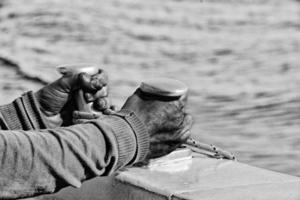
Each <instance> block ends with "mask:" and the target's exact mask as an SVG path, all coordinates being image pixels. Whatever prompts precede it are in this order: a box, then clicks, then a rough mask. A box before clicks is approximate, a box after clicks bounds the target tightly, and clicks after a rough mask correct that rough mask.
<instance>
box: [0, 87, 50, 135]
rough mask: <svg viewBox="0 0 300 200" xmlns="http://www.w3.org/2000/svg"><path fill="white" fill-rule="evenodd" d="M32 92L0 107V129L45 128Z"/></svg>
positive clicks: (45, 125)
mask: <svg viewBox="0 0 300 200" xmlns="http://www.w3.org/2000/svg"><path fill="white" fill-rule="evenodd" d="M45 121H46V120H44V119H43V115H42V114H41V111H40V109H39V104H38V102H37V100H36V99H35V97H34V95H33V92H27V93H25V94H23V95H22V97H19V98H17V99H16V100H14V101H13V102H12V103H10V104H7V105H3V106H0V129H2V130H32V129H44V128H46V127H47V123H45Z"/></svg>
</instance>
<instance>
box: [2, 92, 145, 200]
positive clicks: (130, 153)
mask: <svg viewBox="0 0 300 200" xmlns="http://www.w3.org/2000/svg"><path fill="white" fill-rule="evenodd" d="M23 98H25V97H24V96H23V97H21V98H20V99H17V100H16V101H14V103H13V104H11V105H6V106H4V107H2V108H1V113H2V117H3V118H2V121H1V123H2V124H1V126H2V128H3V129H19V128H24V129H27V131H24V130H0V160H1V162H0V199H14V198H23V197H32V196H35V195H39V194H47V193H53V192H56V191H58V190H59V189H61V188H63V187H66V186H74V187H80V186H81V182H82V181H84V180H87V179H91V178H93V177H96V176H107V175H110V174H112V173H114V172H115V171H116V170H118V169H120V168H122V167H124V166H126V165H129V164H132V163H135V162H138V161H141V160H143V159H144V158H145V156H146V154H147V153H148V149H149V136H148V133H147V130H146V129H145V127H144V125H143V123H142V122H141V121H140V120H139V119H138V118H137V117H136V116H135V114H134V113H133V112H130V111H120V112H119V113H117V114H116V115H111V116H106V117H104V118H102V119H101V120H95V121H90V122H88V123H85V124H78V125H73V126H70V127H64V128H56V129H43V130H42V129H32V130H28V129H30V128H32V127H35V128H36V127H38V128H42V127H43V126H44V125H43V124H42V121H41V120H42V119H41V118H40V116H36V115H37V114H38V112H39V111H38V110H36V108H34V106H35V105H34V104H31V103H29V105H28V104H27V103H26V101H27V100H26V99H23ZM28 98H30V97H28ZM24 101H25V102H24ZM32 101H35V100H34V99H29V100H28V102H32ZM28 106H29V107H28ZM20 113H21V115H20ZM29 113H30V114H29ZM26 116H27V117H26ZM22 120H27V121H26V123H24V122H22ZM12 122H14V123H15V125H14V123H12Z"/></svg>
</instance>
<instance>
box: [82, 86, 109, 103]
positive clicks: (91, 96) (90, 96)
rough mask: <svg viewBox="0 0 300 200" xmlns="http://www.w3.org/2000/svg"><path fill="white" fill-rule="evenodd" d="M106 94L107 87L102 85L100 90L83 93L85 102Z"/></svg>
mask: <svg viewBox="0 0 300 200" xmlns="http://www.w3.org/2000/svg"><path fill="white" fill-rule="evenodd" d="M107 96H108V87H107V86H104V87H103V88H102V89H101V90H98V91H96V92H94V93H90V92H86V93H84V98H85V100H86V102H88V103H89V102H93V101H95V100H96V99H99V98H103V97H107Z"/></svg>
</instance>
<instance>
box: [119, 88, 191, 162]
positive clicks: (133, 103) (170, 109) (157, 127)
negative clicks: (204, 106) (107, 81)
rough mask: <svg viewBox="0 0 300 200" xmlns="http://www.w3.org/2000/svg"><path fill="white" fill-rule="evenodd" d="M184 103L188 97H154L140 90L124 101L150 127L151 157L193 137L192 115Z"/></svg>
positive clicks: (166, 151) (158, 155)
mask: <svg viewBox="0 0 300 200" xmlns="http://www.w3.org/2000/svg"><path fill="white" fill-rule="evenodd" d="M185 102H186V100H185V99H172V100H166V99H157V98H155V97H154V98H151V97H149V96H145V95H143V94H142V93H141V92H140V90H139V89H138V90H137V91H135V93H134V94H133V95H132V96H130V97H129V98H128V99H127V101H126V102H125V104H124V106H123V107H122V109H127V110H132V111H134V112H135V114H136V115H137V116H138V117H139V119H140V120H141V121H142V122H143V123H144V124H145V125H146V127H147V129H148V132H149V134H150V153H149V154H148V156H147V158H148V159H150V158H156V157H160V156H163V155H166V154H168V153H170V152H171V151H173V150H175V149H176V148H177V147H179V146H180V145H181V144H182V143H184V142H185V141H186V140H187V138H188V137H189V136H190V131H189V129H190V128H191V126H192V118H191V116H190V115H188V114H187V113H186V112H185Z"/></svg>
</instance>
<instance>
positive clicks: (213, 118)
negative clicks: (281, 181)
mask: <svg viewBox="0 0 300 200" xmlns="http://www.w3.org/2000/svg"><path fill="white" fill-rule="evenodd" d="M0 47H1V48H0V94H1V96H2V97H1V99H0V103H1V104H4V103H8V102H10V101H11V100H13V99H14V98H15V97H17V96H19V95H21V93H22V92H24V91H28V90H37V89H38V88H40V87H42V86H43V85H44V84H46V83H48V82H50V81H53V80H55V79H56V78H58V77H59V74H58V73H57V72H56V70H55V67H56V66H58V65H61V64H65V63H76V62H89V63H97V64H99V66H101V67H102V68H104V69H105V70H107V71H108V72H109V75H110V83H111V97H112V99H113V102H114V103H115V104H117V105H118V106H121V105H122V103H123V102H124V100H125V99H126V97H128V96H129V95H130V94H131V93H132V92H133V91H134V90H135V88H136V87H137V86H138V85H139V83H140V82H141V81H142V80H144V79H146V78H151V77H157V76H167V77H171V78H176V79H179V80H181V81H183V82H185V83H187V85H188V86H189V87H190V94H189V96H190V98H189V108H188V109H189V111H190V112H191V113H192V115H193V116H194V118H195V124H194V127H193V135H194V137H196V138H198V139H199V140H201V141H202V142H206V143H213V144H215V145H217V146H220V147H222V148H224V149H226V150H229V151H232V152H234V153H235V154H236V155H237V157H238V159H239V160H240V161H242V162H246V163H248V164H251V165H255V166H259V167H264V168H268V169H271V170H275V171H280V172H285V173H288V174H292V175H297V176H300V133H299V130H300V66H299V65H300V57H299V55H298V54H299V51H300V5H299V2H297V1H295V0H286V1H282V0H231V1H227V0H164V1H161V0H151V1H143V0H101V1H100V0H89V1H84V0H48V1H39V0H7V1H5V0H0Z"/></svg>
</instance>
